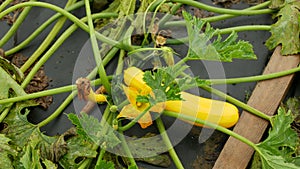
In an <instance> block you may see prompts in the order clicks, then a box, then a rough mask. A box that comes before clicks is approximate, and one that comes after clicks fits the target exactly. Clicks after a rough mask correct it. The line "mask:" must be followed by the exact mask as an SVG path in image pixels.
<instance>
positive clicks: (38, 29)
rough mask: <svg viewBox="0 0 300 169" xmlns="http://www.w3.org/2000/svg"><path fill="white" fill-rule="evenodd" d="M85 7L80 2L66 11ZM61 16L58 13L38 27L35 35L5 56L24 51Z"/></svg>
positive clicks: (32, 34)
mask: <svg viewBox="0 0 300 169" xmlns="http://www.w3.org/2000/svg"><path fill="white" fill-rule="evenodd" d="M83 5H84V2H83V1H80V2H77V3H76V4H74V5H72V6H70V7H68V8H66V9H65V10H66V11H72V10H75V9H77V8H79V7H81V6H83ZM61 16H62V14H61V13H56V14H55V15H53V16H52V17H51V18H49V19H47V21H45V22H44V23H43V24H42V25H41V26H40V27H38V28H37V29H36V30H35V31H34V32H33V33H31V34H30V36H29V37H28V38H26V40H24V41H23V42H22V43H20V44H18V45H17V46H15V47H13V48H12V49H10V50H7V51H5V55H6V56H9V55H12V54H14V53H16V52H18V51H19V50H21V49H23V48H24V47H25V46H26V45H28V44H29V43H30V42H31V41H32V40H33V39H34V38H36V37H37V36H38V35H39V34H40V33H41V32H42V31H43V30H45V29H46V28H47V27H48V26H49V25H50V24H51V23H52V22H54V21H55V20H57V19H58V18H59V17H61Z"/></svg>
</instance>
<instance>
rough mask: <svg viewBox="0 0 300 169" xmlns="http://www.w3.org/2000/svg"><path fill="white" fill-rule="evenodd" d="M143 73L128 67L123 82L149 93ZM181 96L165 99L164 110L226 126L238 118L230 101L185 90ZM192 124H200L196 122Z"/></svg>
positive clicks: (229, 125) (235, 109)
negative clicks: (205, 96) (197, 94)
mask: <svg viewBox="0 0 300 169" xmlns="http://www.w3.org/2000/svg"><path fill="white" fill-rule="evenodd" d="M143 75H144V72H143V71H142V70H140V69H138V68H136V67H129V68H128V69H126V70H125V72H124V82H125V84H126V85H127V86H129V87H133V88H136V89H137V90H139V91H144V92H145V93H150V92H151V88H150V87H149V86H148V85H147V84H146V83H145V82H144V81H143ZM181 97H182V99H183V100H174V101H166V102H165V110H168V111H173V112H176V113H182V114H184V115H188V116H191V117H195V118H199V119H202V120H206V121H209V122H212V123H215V124H218V125H220V126H223V127H226V128H229V127H232V126H233V125H235V124H236V123H237V121H238V119H239V114H238V109H237V108H236V106H234V105H232V104H230V103H227V102H223V101H218V100H213V99H208V98H203V97H200V96H196V95H193V94H190V93H187V92H181ZM189 123H192V122H189ZM192 124H194V123H192ZM194 125H197V126H202V125H201V124H196V123H195V124H194Z"/></svg>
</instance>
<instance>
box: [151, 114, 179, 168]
mask: <svg viewBox="0 0 300 169" xmlns="http://www.w3.org/2000/svg"><path fill="white" fill-rule="evenodd" d="M155 121H156V124H157V128H158V131H159V132H160V135H161V137H162V139H163V141H164V143H165V144H166V146H167V149H168V151H169V154H170V156H171V158H172V160H173V162H174V164H175V166H176V167H177V168H178V169H184V167H183V165H182V163H181V161H180V159H179V157H178V156H177V153H176V151H175V149H174V147H173V145H172V143H171V141H170V139H169V137H168V134H167V132H166V129H165V126H164V124H163V122H162V120H161V118H160V117H159V118H157V119H156V120H155Z"/></svg>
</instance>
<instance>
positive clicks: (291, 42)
mask: <svg viewBox="0 0 300 169" xmlns="http://www.w3.org/2000/svg"><path fill="white" fill-rule="evenodd" d="M299 10H300V2H299V1H295V2H292V3H286V4H285V6H284V7H282V8H281V9H280V11H279V12H278V13H277V15H276V16H275V17H277V18H278V21H277V22H276V23H275V24H273V25H272V26H271V30H270V32H271V33H272V35H271V37H270V38H269V39H268V40H267V41H266V46H267V47H268V48H269V49H270V50H271V49H274V48H275V47H276V46H278V45H280V44H281V45H282V49H281V54H282V55H289V54H297V53H299V52H300V39H299V34H300V25H299V23H300V12H299Z"/></svg>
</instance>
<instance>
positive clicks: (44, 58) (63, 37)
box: [21, 13, 110, 88]
mask: <svg viewBox="0 0 300 169" xmlns="http://www.w3.org/2000/svg"><path fill="white" fill-rule="evenodd" d="M109 16H110V14H105V13H104V14H101V13H99V14H95V15H93V18H100V17H109ZM81 20H82V21H83V22H85V21H86V20H87V18H86V17H85V18H83V19H81ZM77 28H78V26H77V25H75V24H73V25H72V26H70V27H69V28H68V29H67V30H66V31H65V32H64V33H63V34H62V35H61V36H60V37H59V38H58V39H57V41H56V42H55V43H54V44H53V45H52V46H51V48H50V49H49V50H47V52H46V53H45V54H44V56H42V58H40V60H39V61H38V62H37V63H36V64H35V65H34V66H33V68H32V69H31V71H30V72H29V74H28V75H27V76H26V78H25V79H24V81H23V83H22V85H21V86H22V87H23V88H25V87H26V86H27V85H28V84H29V82H30V81H31V79H32V78H33V77H34V75H35V74H36V72H37V71H38V70H39V69H40V67H41V66H42V65H43V64H44V63H45V62H46V61H47V60H48V59H49V58H50V56H51V55H52V54H53V53H54V52H55V51H56V50H57V49H58V48H59V46H60V45H61V44H62V43H63V42H64V41H65V40H66V39H67V38H68V37H69V36H70V35H71V34H72V33H73V32H74V31H75V30H76V29H77Z"/></svg>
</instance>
